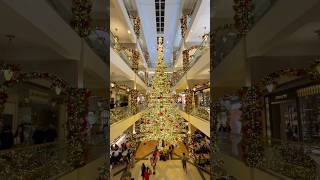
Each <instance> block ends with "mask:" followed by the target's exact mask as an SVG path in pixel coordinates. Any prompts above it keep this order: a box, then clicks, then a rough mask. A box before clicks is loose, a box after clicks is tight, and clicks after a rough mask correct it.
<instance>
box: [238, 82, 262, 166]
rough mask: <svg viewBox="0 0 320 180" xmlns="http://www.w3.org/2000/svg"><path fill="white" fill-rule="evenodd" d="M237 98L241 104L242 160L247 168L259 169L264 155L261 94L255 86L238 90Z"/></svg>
mask: <svg viewBox="0 0 320 180" xmlns="http://www.w3.org/2000/svg"><path fill="white" fill-rule="evenodd" d="M239 96H240V98H241V102H242V106H241V111H242V115H241V120H242V122H243V126H242V135H243V139H242V140H243V141H242V148H243V154H244V157H243V158H244V160H245V162H246V164H247V165H248V166H249V167H255V168H257V167H261V165H262V160H263V153H264V148H263V146H262V143H261V135H262V124H261V111H262V109H263V106H262V102H261V93H260V91H259V89H257V87H255V86H252V87H244V88H242V89H240V91H239Z"/></svg>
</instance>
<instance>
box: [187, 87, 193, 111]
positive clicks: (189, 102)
mask: <svg viewBox="0 0 320 180" xmlns="http://www.w3.org/2000/svg"><path fill="white" fill-rule="evenodd" d="M185 93H186V107H185V111H186V112H187V113H191V111H192V99H193V98H192V97H193V91H192V89H186V91H185Z"/></svg>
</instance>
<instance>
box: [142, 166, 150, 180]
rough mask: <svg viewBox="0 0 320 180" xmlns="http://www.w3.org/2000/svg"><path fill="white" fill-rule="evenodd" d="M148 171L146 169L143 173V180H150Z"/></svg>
mask: <svg viewBox="0 0 320 180" xmlns="http://www.w3.org/2000/svg"><path fill="white" fill-rule="evenodd" d="M150 175H151V173H150V169H149V167H147V169H146V170H145V171H144V180H150Z"/></svg>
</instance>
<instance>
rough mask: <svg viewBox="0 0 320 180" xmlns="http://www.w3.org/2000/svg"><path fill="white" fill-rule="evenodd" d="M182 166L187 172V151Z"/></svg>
mask: <svg viewBox="0 0 320 180" xmlns="http://www.w3.org/2000/svg"><path fill="white" fill-rule="evenodd" d="M182 168H183V170H184V171H185V172H186V173H187V157H186V154H185V153H183V156H182Z"/></svg>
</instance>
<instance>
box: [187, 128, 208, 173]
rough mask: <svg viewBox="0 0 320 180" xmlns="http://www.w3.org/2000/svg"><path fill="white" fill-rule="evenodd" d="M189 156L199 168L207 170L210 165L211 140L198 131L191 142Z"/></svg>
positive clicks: (191, 138)
mask: <svg viewBox="0 0 320 180" xmlns="http://www.w3.org/2000/svg"><path fill="white" fill-rule="evenodd" d="M188 150H189V156H190V157H191V159H192V160H193V161H194V163H196V164H197V165H198V166H200V167H203V168H206V167H209V165H210V140H209V139H208V138H207V137H206V136H205V135H204V134H203V133H201V132H199V131H196V132H195V133H194V134H193V135H192V136H191V137H190V140H189V146H188Z"/></svg>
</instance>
